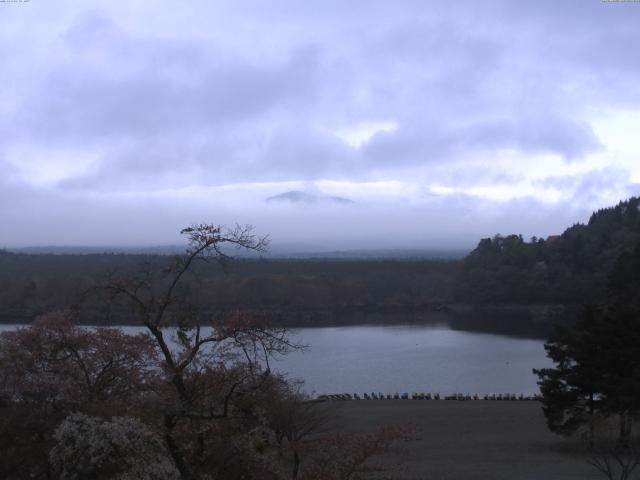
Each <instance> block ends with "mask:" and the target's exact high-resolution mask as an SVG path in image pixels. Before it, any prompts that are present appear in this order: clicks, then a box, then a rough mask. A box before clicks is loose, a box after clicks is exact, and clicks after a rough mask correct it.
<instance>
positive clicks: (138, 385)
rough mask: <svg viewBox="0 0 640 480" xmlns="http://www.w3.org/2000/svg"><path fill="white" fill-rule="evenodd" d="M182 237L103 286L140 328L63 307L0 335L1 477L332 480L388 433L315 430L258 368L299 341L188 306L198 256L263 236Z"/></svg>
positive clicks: (257, 319)
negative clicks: (177, 251) (133, 331)
mask: <svg viewBox="0 0 640 480" xmlns="http://www.w3.org/2000/svg"><path fill="white" fill-rule="evenodd" d="M182 233H183V234H184V235H186V236H187V238H188V242H189V246H188V249H187V250H186V253H185V254H184V255H182V256H177V257H175V258H174V259H173V261H172V262H171V264H170V265H169V266H168V267H166V268H162V266H161V265H160V262H155V263H150V264H147V265H145V266H144V268H142V269H141V270H140V271H139V273H137V274H135V275H131V274H128V275H124V276H122V277H120V278H115V277H113V276H111V277H110V278H109V279H108V281H106V282H105V284H104V286H103V290H104V291H106V292H108V293H109V294H110V298H111V299H112V301H113V302H118V301H120V302H122V304H123V305H126V306H127V307H128V308H129V309H130V311H131V314H132V315H133V316H135V318H136V319H137V320H138V321H139V322H140V323H141V324H142V325H144V326H145V327H146V330H147V332H146V333H145V334H141V335H137V336H130V335H126V334H125V333H124V332H122V331H121V330H118V329H109V328H101V327H95V328H82V327H79V326H77V325H76V324H75V323H74V320H77V319H74V318H70V317H69V316H67V315H49V316H47V317H46V318H45V319H43V320H39V321H38V322H35V323H34V324H32V325H29V326H28V327H25V328H22V329H18V330H17V331H14V332H4V333H0V409H1V410H2V411H1V412H0V427H2V431H3V433H5V435H2V436H0V477H2V478H11V479H13V478H16V479H22V478H30V479H45V478H46V479H47V480H49V479H63V478H64V479H71V478H120V479H123V480H124V479H127V478H166V479H173V478H180V479H182V480H196V479H198V480H200V479H202V480H204V479H207V480H210V479H225V480H227V479H243V478H263V479H273V480H283V479H285V478H291V476H293V477H296V476H298V478H304V479H312V478H313V479H319V478H335V479H336V480H339V479H346V478H355V476H354V475H355V473H356V471H357V468H358V467H359V466H360V465H361V464H362V463H363V462H364V461H365V460H366V459H368V458H369V457H370V456H371V455H373V454H375V453H376V452H379V451H380V449H381V448H382V446H384V445H388V444H389V443H390V442H392V441H394V440H395V439H397V438H399V435H398V434H396V433H394V432H396V430H393V429H387V430H385V431H383V432H382V433H380V435H357V434H353V435H342V434H335V435H330V436H327V435H324V436H318V433H319V431H320V429H321V427H322V425H323V424H324V421H325V420H326V418H325V417H326V415H325V409H324V408H322V407H321V405H319V404H318V403H316V402H310V401H309V399H308V398H306V397H305V396H304V395H302V394H301V393H300V392H299V391H297V390H296V388H295V387H294V386H293V385H292V384H291V383H290V382H289V381H287V380H286V379H285V378H284V377H283V376H281V375H278V374H275V373H274V372H272V370H271V368H270V359H271V358H272V357H273V356H274V355H278V354H284V353H286V352H288V351H290V350H291V349H296V348H301V346H300V345H296V344H294V343H293V342H291V341H290V340H289V339H288V336H287V332H286V330H285V329H283V328H279V327H274V326H272V325H270V323H269V322H268V319H267V318H265V317H264V316H261V315H256V314H247V313H246V312H239V311H238V312H234V313H232V314H229V315H222V316H221V315H217V316H216V315H213V314H212V313H211V312H206V311H200V310H199V309H198V308H197V305H199V303H198V302H195V301H194V289H193V288H192V287H193V286H194V285H197V283H198V281H197V279H198V273H199V272H200V271H201V270H200V268H201V267H200V266H201V265H202V266H203V267H206V265H207V263H208V262H211V261H216V262H220V263H223V264H224V263H225V262H227V261H228V260H229V258H230V257H229V255H228V253H229V250H228V247H238V248H247V249H250V250H261V249H262V248H264V246H265V245H266V239H264V238H256V237H255V236H254V235H253V234H252V231H251V229H250V228H236V229H233V230H225V229H223V228H222V227H217V226H211V225H195V226H193V227H190V228H187V229H184V230H183V231H182ZM188 276H192V277H193V280H192V281H191V282H189V284H188V287H189V288H187V286H186V285H185V279H186V278H187V277H188ZM204 293H205V294H206V293H207V292H204ZM169 327H171V328H169ZM336 442H337V443H336ZM134 450H135V452H136V453H135V454H133V455H132V452H133V451H134ZM137 452H140V456H138V455H137ZM143 458H146V459H148V460H149V462H146V463H145V462H142V463H141V461H142V459H143ZM301 458H303V459H304V460H302V461H301ZM303 462H304V463H303ZM148 463H151V465H148ZM323 469H324V470H326V471H327V472H330V473H327V474H326V475H325V474H323V473H322V472H323Z"/></svg>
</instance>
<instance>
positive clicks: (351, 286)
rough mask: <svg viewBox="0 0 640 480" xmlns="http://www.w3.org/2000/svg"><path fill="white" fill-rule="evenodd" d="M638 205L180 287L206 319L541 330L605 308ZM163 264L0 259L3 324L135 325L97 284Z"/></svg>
mask: <svg viewBox="0 0 640 480" xmlns="http://www.w3.org/2000/svg"><path fill="white" fill-rule="evenodd" d="M639 205H640V199H638V198H636V197H633V198H630V199H628V200H625V201H622V202H620V203H619V204H618V205H616V206H612V207H609V208H604V209H601V210H598V211H596V212H594V213H593V214H592V215H591V218H590V219H589V221H588V222H587V223H586V224H579V223H577V224H575V225H573V226H571V227H569V228H567V229H566V230H565V231H564V232H563V233H562V234H560V235H554V236H550V237H548V238H546V239H545V238H536V237H533V238H531V239H524V238H523V237H522V235H516V234H512V235H506V236H503V235H495V236H494V237H493V238H484V239H481V240H480V241H479V243H478V245H477V247H476V248H475V249H474V250H473V251H472V252H470V253H469V254H468V255H467V256H466V257H465V258H464V259H462V260H451V259H433V260H412V259H401V260H400V259H398V260H390V259H379V260H375V259H360V260H355V259H265V258H261V259H246V258H245V259H236V260H233V261H227V262H225V263H224V265H222V267H223V268H218V269H216V268H208V267H207V266H206V265H196V266H194V269H193V273H192V274H191V275H190V276H189V278H187V279H186V281H185V285H184V287H183V288H184V290H185V292H184V293H185V294H186V293H188V295H190V296H191V298H190V301H193V302H195V303H197V304H198V305H199V306H200V308H201V309H202V310H203V311H208V312H209V313H210V315H212V316H213V315H218V314H225V313H228V312H233V311H236V310H245V311H253V312H260V313H264V314H268V315H269V316H270V317H271V318H273V319H274V321H275V322H276V323H279V324H283V325H288V326H303V325H304V326H309V325H326V324H342V323H353V322H358V321H360V320H362V321H365V320H366V321H368V322H371V321H376V320H375V319H376V318H383V319H384V318H388V316H390V315H393V316H395V317H396V318H404V317H406V318H415V317H416V316H418V317H420V316H421V315H422V316H424V315H427V316H428V315H429V314H431V313H433V312H449V313H451V314H452V315H454V317H455V318H456V319H457V320H456V321H457V322H458V323H459V324H460V325H463V326H464V327H465V328H473V325H469V321H470V320H469V318H468V316H465V315H464V312H469V311H472V312H475V313H477V312H482V311H489V312H491V314H492V316H494V317H496V316H499V315H498V314H501V315H502V316H504V317H507V318H512V317H513V314H514V313H515V312H525V314H526V315H529V316H532V315H533V316H536V315H537V314H539V313H540V312H542V316H543V317H549V318H546V319H545V318H543V320H542V323H544V324H545V325H547V324H550V323H551V321H553V320H557V319H558V318H559V317H561V316H563V315H564V313H566V311H567V309H571V308H572V307H576V308H579V307H580V306H581V305H584V304H586V303H596V304H597V303H601V302H603V301H604V299H605V298H606V294H607V282H608V279H609V275H610V273H611V271H612V268H613V266H614V264H615V263H616V261H618V260H619V259H620V258H622V257H623V256H624V255H630V254H631V253H632V252H633V250H634V247H635V245H637V244H638V243H639V242H640V211H639ZM172 258H173V257H172V256H169V255H145V254H86V255H71V254H62V255H52V254H24V253H13V252H9V251H0V321H4V322H11V323H13V322H27V321H30V320H31V319H33V318H35V317H36V316H37V315H40V314H42V313H45V312H50V311H55V310H60V309H72V310H74V311H76V312H78V314H79V315H80V317H81V318H82V319H83V321H84V322H86V323H89V324H96V325H104V324H128V323H135V322H136V320H135V318H132V317H131V316H130V314H129V312H128V311H127V309H126V308H124V307H122V308H121V307H120V306H119V305H118V303H117V302H113V301H111V299H110V298H108V297H107V296H106V295H105V293H104V290H103V289H101V288H100V287H101V285H103V284H105V283H108V282H109V281H110V280H112V279H114V278H126V277H130V276H134V275H140V274H143V273H144V272H145V271H151V270H154V269H159V268H162V267H163V265H167V264H170V262H171V261H172ZM532 312H534V313H532ZM536 312H537V313H536ZM554 312H555V313H554ZM558 312H559V313H560V315H558ZM376 315H379V317H376ZM538 316H540V315H538ZM476 318H480V317H477V316H476ZM372 319H373V320H372ZM538 320H540V319H539V318H538ZM380 321H385V320H380ZM478 321H480V320H478ZM505 321H508V320H505ZM547 326H548V325H547Z"/></svg>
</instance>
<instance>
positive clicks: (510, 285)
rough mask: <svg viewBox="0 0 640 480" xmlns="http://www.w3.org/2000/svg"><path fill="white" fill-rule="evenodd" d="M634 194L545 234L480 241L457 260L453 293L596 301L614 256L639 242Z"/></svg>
mask: <svg viewBox="0 0 640 480" xmlns="http://www.w3.org/2000/svg"><path fill="white" fill-rule="evenodd" d="M639 204H640V200H639V199H638V198H631V199H629V200H627V201H623V202H620V203H619V204H618V205H616V206H615V207H611V208H605V209H602V210H598V211H597V212H595V213H593V214H592V215H591V218H590V219H589V222H588V223H587V224H586V225H583V224H576V225H573V226H572V227H570V228H568V229H567V230H565V231H564V233H562V234H561V235H554V236H550V237H548V238H547V239H537V238H535V237H533V238H531V239H530V240H529V241H527V240H525V239H524V238H522V236H521V235H509V236H499V235H497V236H495V237H494V238H485V239H482V240H481V241H480V243H479V244H478V246H477V247H476V249H475V250H473V251H472V252H471V253H470V254H469V255H468V256H467V257H466V258H465V259H464V261H463V262H462V263H461V265H460V268H459V270H458V273H457V276H456V279H455V282H454V284H455V293H454V297H455V299H456V300H457V301H461V302H464V303H473V304H506V303H510V304H525V305H527V304H586V303H601V302H603V301H604V300H605V297H606V294H607V281H608V277H609V274H610V273H611V271H612V268H613V266H614V264H615V262H616V261H617V260H618V259H619V258H620V257H621V256H623V255H628V254H630V253H631V252H632V251H633V250H634V249H635V248H636V246H637V245H638V244H640V211H639V210H638V207H639Z"/></svg>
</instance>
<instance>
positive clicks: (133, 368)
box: [0, 313, 157, 478]
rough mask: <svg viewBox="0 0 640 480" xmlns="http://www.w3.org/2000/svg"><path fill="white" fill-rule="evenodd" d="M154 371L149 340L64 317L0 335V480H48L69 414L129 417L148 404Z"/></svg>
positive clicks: (48, 318)
mask: <svg viewBox="0 0 640 480" xmlns="http://www.w3.org/2000/svg"><path fill="white" fill-rule="evenodd" d="M154 365H157V360H156V353H155V347H154V344H153V343H152V342H151V339H150V337H148V336H147V335H125V334H124V333H123V332H122V331H120V330H117V329H112V328H101V329H95V330H88V329H85V328H80V327H78V326H76V325H75V324H74V323H73V321H72V318H71V317H70V316H69V315H68V314H64V313H56V314H50V315H45V316H42V317H40V318H38V319H37V320H36V321H35V322H34V323H33V324H31V325H29V326H28V327H23V328H19V329H17V330H14V331H6V332H3V333H2V334H0V427H1V428H0V430H1V431H2V432H3V435H2V436H0V477H2V478H22V477H24V478H39V477H40V476H44V475H45V474H46V472H47V470H48V458H47V451H48V449H49V448H50V447H51V445H52V442H53V440H52V434H53V430H54V429H55V428H56V426H57V424H58V423H59V422H61V421H62V420H63V419H64V418H65V417H66V416H67V415H70V414H72V413H74V412H85V413H91V414H102V413H104V412H109V413H111V414H126V413H127V412H131V411H135V410H137V409H138V408H139V406H140V405H141V404H142V403H147V402H149V401H150V398H149V397H150V396H153V395H155V393H154V391H153V389H152V385H154V384H155V383H156V375H157V372H156V369H155V368H154Z"/></svg>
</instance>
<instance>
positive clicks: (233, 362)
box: [106, 224, 299, 480]
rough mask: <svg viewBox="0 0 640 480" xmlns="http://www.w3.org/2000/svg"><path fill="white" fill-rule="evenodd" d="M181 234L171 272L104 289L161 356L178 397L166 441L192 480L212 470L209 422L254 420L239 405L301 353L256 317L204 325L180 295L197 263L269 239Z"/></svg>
mask: <svg viewBox="0 0 640 480" xmlns="http://www.w3.org/2000/svg"><path fill="white" fill-rule="evenodd" d="M181 233H182V234H183V235H185V236H186V237H187V240H188V248H187V250H186V252H185V254H184V255H181V256H177V257H175V259H174V261H173V263H172V264H171V265H170V266H169V267H167V268H165V269H164V270H162V271H161V272H157V271H154V270H153V269H152V268H149V269H145V270H144V271H142V272H141V273H140V275H138V276H135V277H128V278H121V279H112V280H111V281H109V282H108V284H107V285H106V289H107V290H108V291H109V292H110V293H111V296H112V298H114V299H115V298H123V299H124V300H125V301H126V302H127V303H128V304H129V306H130V308H131V311H132V312H133V313H134V314H135V315H136V317H137V318H138V319H139V320H140V321H141V323H142V324H143V325H144V326H145V327H146V328H147V330H148V331H149V332H150V334H151V335H152V336H153V338H154V339H155V342H156V343H157V346H158V348H159V349H160V352H161V357H162V363H163V365H162V366H163V370H164V373H165V375H166V379H167V385H170V387H169V388H170V390H172V392H173V393H172V394H171V393H169V392H168V393H169V395H168V396H167V397H166V398H168V399H170V400H168V401H166V403H165V405H164V413H163V425H164V439H165V442H166V446H167V449H168V451H169V453H170V455H171V458H172V459H173V461H174V463H175V465H176V468H177V469H178V471H179V472H180V475H181V476H182V478H184V479H186V480H191V479H195V478H197V477H198V476H199V472H201V471H203V470H204V469H205V467H207V465H208V464H209V460H210V459H209V458H208V453H207V452H208V451H210V450H211V449H207V436H208V435H211V434H212V432H214V431H215V427H213V426H212V424H211V422H212V421H214V420H221V419H228V418H229V417H231V416H232V415H238V414H239V413H242V414H244V415H251V412H250V410H251V409H248V408H247V407H246V406H247V404H246V403H245V405H244V408H245V410H244V411H241V409H240V408H236V407H237V405H236V403H237V402H236V401H237V400H238V399H241V398H246V397H248V396H251V395H252V394H255V393H256V392H258V391H264V390H267V389H269V388H271V386H272V384H273V382H272V378H271V377H272V375H271V369H270V367H269V358H271V357H272V356H274V355H276V354H282V353H286V352H287V351H289V350H291V349H294V348H298V347H299V346H298V345H295V344H293V343H292V342H290V341H289V339H288V336H287V332H286V330H285V329H284V328H276V327H273V326H271V325H269V323H268V322H267V321H266V320H265V319H264V318H257V317H256V316H255V315H253V316H252V315H247V314H243V313H240V312H238V313H235V314H232V315H228V316H226V317H225V318H224V319H223V320H219V321H215V322H214V321H212V320H211V319H209V321H207V320H206V319H205V318H204V316H203V315H202V313H201V312H199V311H198V308H197V305H194V304H193V303H190V302H188V301H185V297H186V294H185V292H184V291H183V290H181V287H182V284H183V282H184V280H185V278H186V276H187V275H188V274H194V272H195V265H196V263H198V262H217V263H218V264H223V265H224V264H226V262H227V261H228V260H229V259H230V258H231V257H230V255H229V248H230V247H231V248H236V249H245V250H251V251H257V252H261V251H264V249H265V247H266V246H267V244H268V239H267V238H266V237H257V236H255V235H254V233H253V229H252V228H251V227H249V226H246V227H240V226H236V227H235V228H233V229H230V230H229V229H225V228H224V227H221V226H216V225H210V224H197V225H193V226H191V227H188V228H185V229H184V230H182V232H181ZM158 278H159V280H158ZM207 324H208V325H207ZM170 325H177V333H176V338H175V339H174V341H173V342H172V341H171V338H169V337H168V332H167V330H166V327H168V326H170ZM204 325H207V327H208V328H204ZM190 436H191V438H189V437H190ZM218 461H219V459H218ZM208 468H210V465H209V466H208Z"/></svg>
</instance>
